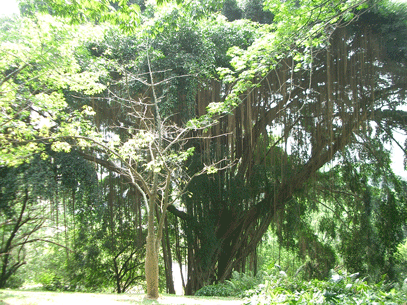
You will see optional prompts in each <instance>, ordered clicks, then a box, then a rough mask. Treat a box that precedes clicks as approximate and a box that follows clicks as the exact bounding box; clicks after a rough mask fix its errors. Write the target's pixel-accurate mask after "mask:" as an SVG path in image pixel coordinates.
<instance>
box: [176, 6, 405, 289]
mask: <svg viewBox="0 0 407 305" xmlns="http://www.w3.org/2000/svg"><path fill="white" fill-rule="evenodd" d="M396 20H399V21H396ZM404 22H405V21H401V20H400V19H399V17H397V14H395V13H389V12H387V13H383V12H381V11H380V10H379V9H376V8H375V7H371V8H369V9H366V10H364V11H362V12H359V14H358V17H357V18H355V19H353V20H352V21H351V22H349V23H348V24H341V25H339V26H337V27H336V28H334V29H331V32H330V33H329V40H328V41H327V42H326V44H324V45H320V46H317V47H313V49H312V50H309V51H308V55H309V56H310V58H307V59H305V60H304V59H303V62H302V63H301V64H302V65H301V67H300V65H298V63H299V62H298V60H297V59H296V58H295V56H294V55H293V56H291V55H288V56H286V57H284V58H283V59H281V60H280V61H279V62H278V64H276V65H275V67H273V69H270V70H269V71H267V73H266V74H265V75H257V76H256V77H255V80H254V82H255V83H256V86H254V87H252V88H251V89H249V90H248V91H246V92H244V93H241V94H240V96H239V98H240V101H241V103H240V105H239V106H238V107H236V108H235V109H233V110H232V111H231V113H230V114H228V115H224V116H222V117H221V118H220V119H219V123H218V124H217V125H216V126H214V127H213V128H211V129H210V130H209V131H207V132H206V135H209V136H210V139H209V138H207V139H204V140H202V141H201V142H199V143H197V144H196V145H197V147H198V148H199V149H198V151H199V153H200V154H199V155H197V156H196V158H195V159H194V160H192V161H191V163H190V164H189V165H188V166H189V167H190V168H193V167H194V166H197V167H199V166H202V164H206V163H208V162H210V160H220V159H223V158H226V159H228V160H230V161H232V162H233V165H232V166H231V167H229V168H228V169H227V170H224V171H220V172H218V173H216V174H213V175H207V176H201V177H197V178H195V179H194V181H193V182H192V183H191V185H190V192H191V194H193V195H192V196H185V198H184V201H185V208H186V210H185V211H181V210H177V209H176V208H175V207H170V211H171V212H172V213H173V214H174V215H175V216H177V217H178V218H180V219H182V220H183V224H184V225H183V229H184V230H185V235H186V241H187V247H188V283H187V286H186V292H187V293H188V294H191V293H193V292H194V291H196V290H197V289H199V288H200V287H202V286H203V285H205V284H209V283H212V282H217V281H223V280H225V279H227V278H228V277H230V276H231V272H232V270H238V271H245V268H252V270H254V271H255V270H256V269H255V268H256V267H255V265H256V248H257V246H258V245H259V243H260V241H261V238H262V236H263V234H264V233H265V232H266V230H267V228H268V227H269V226H270V225H273V226H274V228H275V230H276V233H277V235H278V236H279V237H280V241H282V240H283V239H284V236H287V235H290V234H291V235H293V234H296V235H295V243H296V247H300V248H301V251H302V252H303V253H305V255H308V256H309V257H311V258H312V259H313V260H314V261H315V263H316V264H317V265H318V269H319V271H318V273H314V276H317V277H325V276H327V274H328V272H329V270H330V269H331V268H333V267H334V264H335V256H334V253H333V250H332V249H331V247H329V246H327V245H325V244H324V243H322V242H321V241H320V240H319V239H318V237H317V236H316V235H315V234H314V233H313V232H312V230H311V229H310V227H309V226H307V224H305V223H304V222H303V221H302V220H301V216H302V215H303V214H304V213H305V211H306V210H307V209H308V207H307V205H306V203H305V202H304V201H301V199H300V198H299V197H300V195H301V194H303V193H304V190H306V189H309V188H312V187H313V181H315V179H317V177H318V174H319V173H320V172H321V169H322V168H323V167H324V166H325V165H327V164H334V163H338V162H341V160H343V159H342V158H343V155H344V152H345V151H348V152H349V153H354V154H360V155H362V156H363V152H365V154H364V157H365V158H366V160H365V161H366V162H378V160H377V159H376V158H377V156H375V151H374V150H372V149H371V148H369V145H368V143H369V141H373V140H374V139H381V140H383V141H385V140H386V139H389V137H390V138H391V137H392V134H391V132H392V131H391V130H392V128H394V127H397V128H400V129H403V130H405V121H404V120H405V118H406V116H405V113H404V111H402V110H399V106H400V105H402V104H403V100H404V98H405V90H406V70H405V65H406V53H405V48H404V47H403V45H404V42H405V40H404V38H403V36H402V35H404V34H403V33H405V32H406V27H405V25H404V24H403V23H404ZM231 87H233V84H225V83H223V82H222V81H214V80H212V81H210V82H204V83H203V85H201V86H200V88H199V91H198V93H197V98H196V101H197V104H196V105H197V106H196V110H197V115H198V116H199V115H203V114H204V113H205V111H206V107H207V106H208V105H210V103H212V102H219V101H221V100H222V98H223V97H224V96H225V95H227V94H228V90H230V88H231ZM366 151H367V153H366ZM284 231H285V232H284ZM294 231H297V233H293V232H294ZM291 246H294V245H291Z"/></svg>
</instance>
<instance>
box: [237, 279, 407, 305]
mask: <svg viewBox="0 0 407 305" xmlns="http://www.w3.org/2000/svg"><path fill="white" fill-rule="evenodd" d="M251 292H252V293H251V295H250V297H248V298H247V299H246V301H245V304H247V305H249V304H250V305H258V304H304V305H305V304H310V305H311V304H388V305H391V304H394V305H396V304H404V303H406V302H407V294H406V291H405V290H404V289H396V288H395V287H393V286H392V285H389V283H385V282H382V283H379V284H376V285H369V284H367V282H366V281H364V280H360V279H357V274H353V275H350V276H346V275H343V276H340V275H338V274H335V275H334V276H333V277H332V278H331V280H329V281H319V280H313V281H302V280H298V279H296V278H290V277H281V276H278V275H274V276H269V278H268V279H266V281H265V283H263V284H261V285H259V286H258V287H257V288H256V289H255V290H252V291H251Z"/></svg>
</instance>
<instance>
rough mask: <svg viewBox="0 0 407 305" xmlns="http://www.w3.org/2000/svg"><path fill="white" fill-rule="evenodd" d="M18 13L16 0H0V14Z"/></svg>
mask: <svg viewBox="0 0 407 305" xmlns="http://www.w3.org/2000/svg"><path fill="white" fill-rule="evenodd" d="M13 13H16V14H18V13H19V11H18V5H17V1H16V0H0V15H1V16H4V15H12V14H13Z"/></svg>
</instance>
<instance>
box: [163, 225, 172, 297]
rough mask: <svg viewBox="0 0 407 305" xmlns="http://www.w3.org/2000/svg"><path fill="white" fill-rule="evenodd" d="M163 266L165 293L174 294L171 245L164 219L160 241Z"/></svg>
mask: <svg viewBox="0 0 407 305" xmlns="http://www.w3.org/2000/svg"><path fill="white" fill-rule="evenodd" d="M162 247H163V256H164V266H165V279H166V286H167V293H169V294H175V288H174V279H173V276H172V255H171V244H170V238H169V232H168V221H167V219H165V239H162Z"/></svg>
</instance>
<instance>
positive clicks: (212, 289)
mask: <svg viewBox="0 0 407 305" xmlns="http://www.w3.org/2000/svg"><path fill="white" fill-rule="evenodd" d="M262 281H263V274H260V275H257V276H253V274H252V273H239V272H237V271H234V272H233V273H232V278H231V279H230V280H226V281H225V283H220V284H214V285H208V286H205V287H202V288H201V289H199V290H198V291H197V292H196V293H195V295H196V296H221V297H229V296H234V297H244V296H246V291H248V290H250V289H254V288H255V287H256V286H257V285H259V284H260V283H262Z"/></svg>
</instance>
